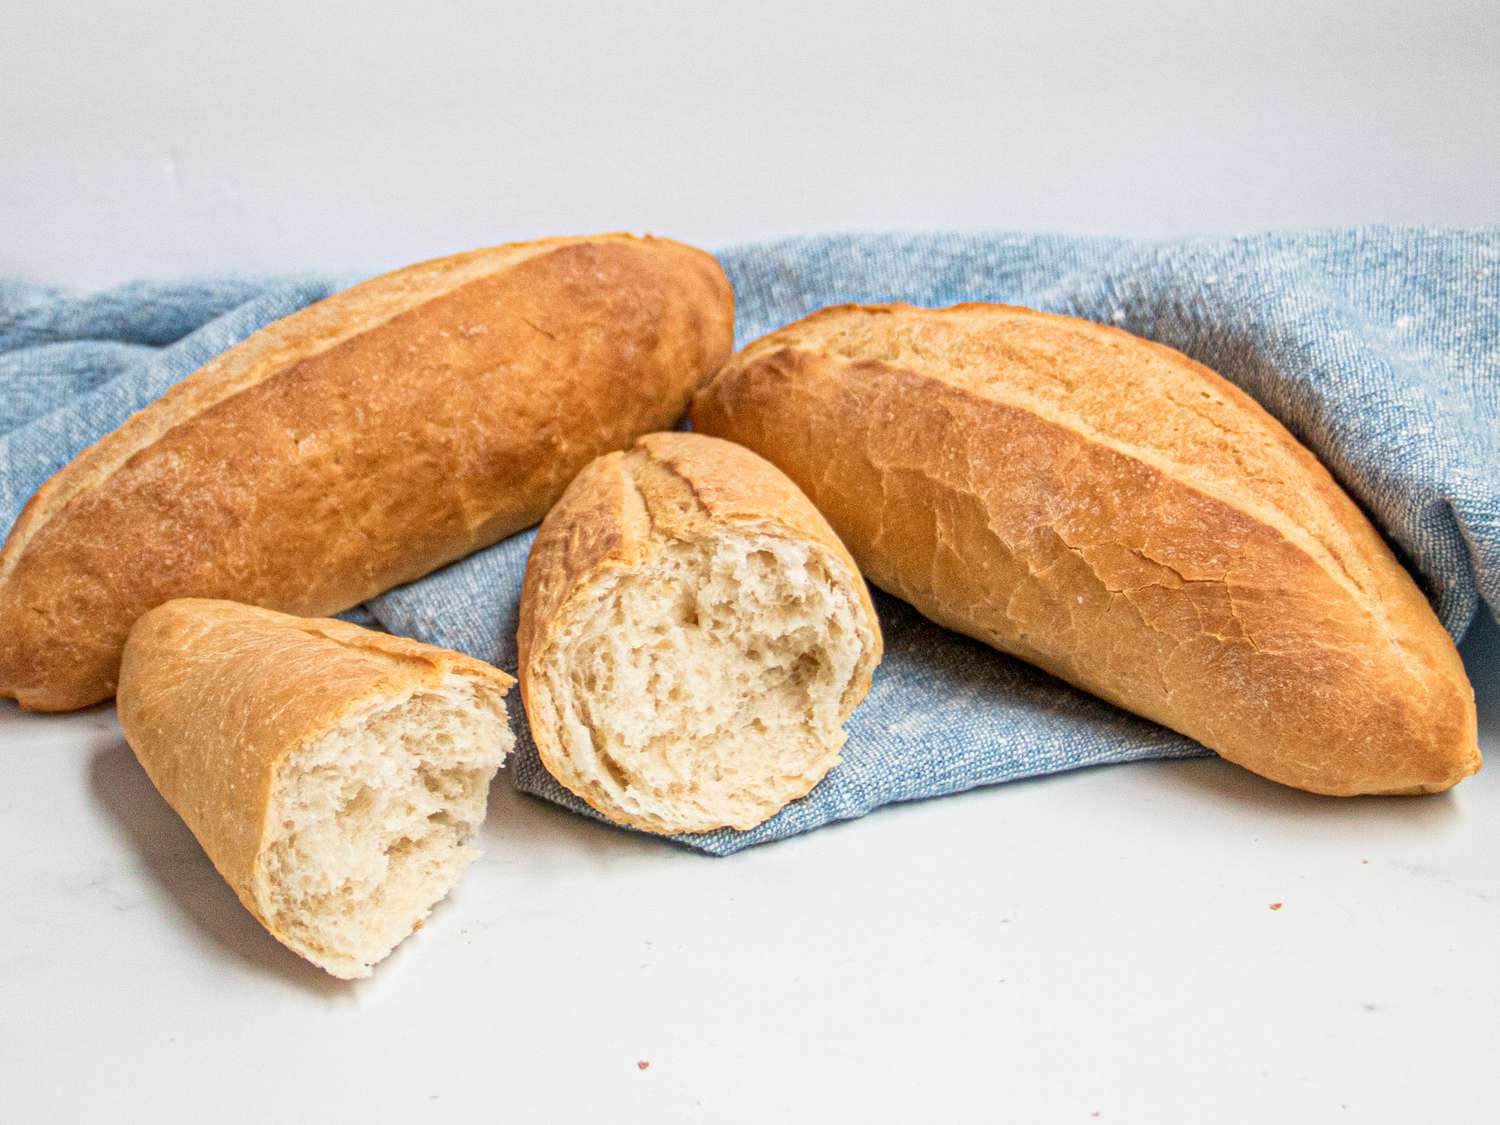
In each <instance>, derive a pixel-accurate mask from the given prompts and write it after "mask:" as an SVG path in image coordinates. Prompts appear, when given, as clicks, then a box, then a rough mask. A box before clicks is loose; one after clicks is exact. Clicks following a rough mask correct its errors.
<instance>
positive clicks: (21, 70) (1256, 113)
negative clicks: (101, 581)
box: [0, 0, 1500, 285]
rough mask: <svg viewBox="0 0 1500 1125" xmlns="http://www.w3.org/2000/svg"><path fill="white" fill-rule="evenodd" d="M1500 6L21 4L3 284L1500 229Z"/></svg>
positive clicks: (2, 226) (2, 109)
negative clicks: (702, 253) (566, 255)
mask: <svg viewBox="0 0 1500 1125" xmlns="http://www.w3.org/2000/svg"><path fill="white" fill-rule="evenodd" d="M1497 59H1500V5H1497V3H1496V2H1495V0H1477V2H1476V0H1458V2H1455V0H1402V2H1398V3H1391V2H1389V0H1342V2H1339V3H1305V2H1286V0H1267V2H1263V3H1244V2H1243V0H1207V2H1203V3H1195V2H1193V0H1167V2H1163V0H1147V2H1144V3H1115V2H1110V0H1062V2H1059V3H1040V2H1039V3H1024V4H1018V3H1006V2H995V3H983V2H975V3H956V2H953V0H923V2H921V3H856V2H850V0H840V2H834V3H823V4H820V3H816V2H808V0H755V2H753V3H752V2H744V3H736V4H724V3H719V2H717V0H696V2H693V0H669V2H656V3H638V4H632V3H618V2H579V0H560V2H547V0H530V2H527V3H507V2H503V0H502V2H493V0H489V2H483V0H479V2H466V3H451V2H443V0H433V2H430V3H397V2H392V0H362V2H361V0H355V2H343V3H323V2H317V0H314V2H308V3H245V4H215V3H201V2H192V0H170V2H165V3H154V4H152V3H145V4H131V3H84V4H80V3H77V2H76V0H45V2H36V0H7V2H6V3H5V4H4V5H0V272H9V273H16V272H21V273H26V274H30V275H33V276H37V277H41V278H45V279H50V280H58V281H65V282H71V283H77V284H83V285H96V284H101V283H107V282H110V281H115V280H119V279H121V278H126V277H133V276H140V275H155V276H160V275H172V274H182V273H187V272H202V271H209V270H233V269H237V270H253V271H274V270H288V269H336V270H346V269H347V270H366V269H371V270H373V269H377V268H380V267H383V266H387V265H391V264H394V263H397V262H402V261H406V260H409V259H413V258H418V257H422V256H430V255H433V254H437V253H442V252H447V251H451V250H457V249H461V248H467V247H469V246H472V245H476V244H485V243H490V242H495V241H504V240H507V239H511V238H519V237H528V236H534V235H540V234H546V233H558V232H571V231H583V230H595V229H603V228H611V229H613V228H625V229H632V230H653V231H658V232H661V233H668V234H673V235H676V236H679V237H682V238H686V239H689V240H696V241H700V242H703V243H705V244H708V245H711V246H712V245H722V244H724V243H727V242H730V241H737V240H741V239H749V238H757V237H764V236H770V235H777V234H786V233H794V232H807V231H819V230H830V229H870V228H890V227H918V228H931V227H974V226H987V227H1012V228H1022V229H1054V230H1068V231H1101V232H1109V233H1122V234H1178V233H1213V232H1222V231H1232V230H1249V229H1256V228H1264V227H1296V226H1309V225H1329V224H1345V223H1362V222H1377V221H1399V222H1442V223H1475V222H1486V221H1489V222H1493V221H1496V220H1500V186H1497V185H1500V125H1497V122H1500V76H1497V75H1500V63H1497V62H1496V60H1497Z"/></svg>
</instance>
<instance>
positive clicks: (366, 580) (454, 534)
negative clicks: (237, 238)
mask: <svg viewBox="0 0 1500 1125" xmlns="http://www.w3.org/2000/svg"><path fill="white" fill-rule="evenodd" d="M732 346H733V295H732V293H731V291H730V288H729V284H728V282H727V281H726V280H725V277H724V274H723V271H721V270H720V269H719V266H718V263H717V262H715V261H714V259H713V258H712V257H710V256H709V255H708V254H705V253H703V252H702V251H700V250H695V249H693V248H691V247H688V246H683V245H681V244H679V243H676V242H670V241H667V240H665V239H654V238H632V237H629V236H627V235H604V236H600V237H593V238H559V239H551V240H548V241H544V242H533V243H524V244H516V245H510V246H501V247H497V248H495V249H490V250H478V251H474V252H472V253H468V254H458V255H456V256H454V257H451V258H441V259H438V260H436V261H432V262H425V263H423V264H421V265H415V266H411V267H408V268H406V269H403V270H398V271H397V272H395V273H392V274H387V275H385V276H383V277H377V278H375V279H374V280H372V281H367V282H364V283H363V284H361V285H357V286H355V287H354V288H352V289H349V290H347V291H345V292H343V293H339V294H337V295H335V296H333V297H330V298H329V299H327V300H325V301H322V302H319V303H318V304H315V305H312V306H310V307H308V308H306V309H303V310H301V311H300V312H297V313H294V314H293V315H291V316H289V317H286V318H285V319H283V320H280V321H277V322H276V323H274V324H272V325H270V326H268V327H267V328H264V329H262V330H261V331H259V332H257V333H255V334H254V335H253V336H251V337H249V338H248V339H247V340H245V341H244V342H243V343H241V344H239V345H238V346H236V347H234V348H231V349H230V350H229V351H227V352H225V353H224V354H223V355H221V356H219V357H218V358H217V359H215V360H213V361H212V362H210V363H209V364H207V365H206V366H205V367H203V368H202V369H201V370H199V371H197V372H195V373H194V374H193V375H191V376H189V377H188V378H187V379H185V380H184V381H183V382H181V383H180V384H178V385H177V386H175V387H173V388H172V389H171V390H169V391H168V392H167V393H166V394H165V395H164V396H162V398H161V399H160V400H159V401H157V402H156V403H154V404H153V405H151V406H150V407H148V408H147V409H145V410H143V411H141V412H140V413H138V414H136V415H135V416H134V417H132V418H131V419H130V420H129V421H127V422H126V423H125V424H124V425H123V426H121V427H120V428H119V429H118V430H116V431H115V432H114V433H112V434H110V435H109V436H107V437H105V438H104V439H103V440H101V441H99V442H98V443H96V444H95V445H93V446H92V447H90V448H89V449H87V450H85V451H84V452H83V453H81V454H79V455H78V456H77V457H76V458H74V460H73V461H72V462H71V463H70V464H69V465H67V466H66V467H65V468H64V469H62V471H61V472H59V473H58V474H57V475H56V476H54V477H53V478H52V479H51V480H50V481H48V482H47V483H46V484H45V485H43V487H42V489H41V491H40V492H38V493H37V495H36V497H35V498H33V499H32V501H31V502H30V504H28V505H27V506H26V509H25V510H24V511H23V512H22V514H21V517H20V519H19V520H18V521H17V523H16V525H15V527H14V528H13V529H12V531H11V533H10V538H9V540H8V542H7V543H6V545H5V549H4V551H3V553H0V698H6V697H13V698H15V699H17V700H19V701H20V703H21V705H22V706H23V707H28V708H33V709H36V710H48V711H51V710H66V709H69V708H74V707H82V706H85V705H87V704H89V703H94V702H96V701H98V700H100V699H104V698H107V697H108V696H109V695H111V694H112V693H113V692H114V688H115V674H116V670H117V669H118V667H119V659H120V649H121V646H122V645H123V644H124V643H125V635H126V633H127V632H128V631H129V629H130V626H131V624H132V623H133V622H134V621H135V619H136V618H137V617H139V616H140V615H141V614H142V613H144V612H145V611H146V610H148V609H150V608H152V607H153V606H155V605H159V604H161V603H162V602H164V601H166V600H168V599H169V598H173V597H183V596H193V597H210V598H230V599H233V600H235V601H241V602H250V603H254V604H257V605H264V606H268V607H270V608H273V609H280V610H286V611H289V612H292V613H298V614H326V613H333V612H336V611H338V610H342V609H346V608H348V607H350V606H352V605H355V604H357V603H359V602H361V601H363V600H364V599H366V598H368V597H371V596H373V595H375V594H378V593H380V592H381V591H383V590H386V589H388V588H390V587H392V586H395V585H398V584H400V583H403V582H407V581H410V580H411V579H414V578H418V577H420V576H421V575H423V574H426V573H428V572H429V571H431V570H434V569H436V568H437V567H440V566H442V565H444V564H445V563H449V562H452V561H453V560H455V559H458V558H461V557H462V556H464V555H467V554H469V553H470V552H472V551H475V550H477V549H478V548H481V547H486V546H489V545H490V544H492V543H494V542H496V541H498V540H500V539H502V538H504V537H505V536H507V535H511V534H513V533H514V532H516V531H519V530H520V529H522V528H524V527H526V526H528V525H530V524H533V523H536V522H537V521H538V520H540V519H541V518H542V516H543V515H544V514H546V511H547V509H548V508H549V507H550V506H551V505H552V503H553V501H555V500H556V499H557V497H558V496H559V495H561V493H562V490H563V488H564V487H565V486H566V485H567V483H568V481H570V480H571V479H572V478H573V476H574V475H575V474H576V473H577V472H578V470H579V469H580V468H582V467H583V466H584V465H585V464H587V463H588V462H589V461H590V460H592V459H593V458H594V457H595V456H597V455H598V454H600V453H603V452H605V451H607V450H610V449H618V448H622V447H624V446H626V445H629V444H630V441H631V439H633V438H634V437H635V436H636V435H637V434H641V433H645V432H647V431H650V430H657V429H661V428H663V427H666V426H670V425H671V424H672V423H673V422H674V421H675V420H676V419H677V418H679V417H680V416H681V415H682V413H683V411H684V410H685V409H686V405H687V401H688V399H689V397H690V395H691V394H692V391H693V389H694V388H695V386H696V385H697V384H698V382H699V381H700V380H701V379H702V378H703V377H704V376H706V375H708V374H709V373H711V372H712V371H713V370H714V369H716V368H717V367H718V365H719V364H720V363H721V362H723V360H724V358H725V357H726V356H727V355H728V354H729V351H730V349H731V347H732Z"/></svg>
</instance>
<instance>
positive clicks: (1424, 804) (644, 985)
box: [0, 624, 1500, 1125]
mask: <svg viewBox="0 0 1500 1125" xmlns="http://www.w3.org/2000/svg"><path fill="white" fill-rule="evenodd" d="M1495 633H1496V630H1495V628H1494V626H1493V625H1488V624H1487V626H1486V629H1485V631H1484V635H1482V636H1480V637H1478V638H1477V642H1478V643H1477V644H1476V643H1471V644H1469V645H1466V646H1465V647H1466V655H1467V656H1468V657H1469V658H1470V668H1471V675H1472V676H1473V677H1474V679H1475V680H1476V683H1477V685H1478V689H1479V692H1480V704H1481V711H1482V714H1483V720H1482V721H1483V735H1482V743H1483V745H1484V747H1485V749H1486V751H1487V753H1488V754H1489V755H1491V756H1500V641H1497V639H1496V635H1495ZM1480 650H1483V651H1480ZM0 771H3V776H4V777H5V778H6V779H7V784H6V785H5V786H4V788H3V789H0V854H3V855H4V856H5V857H6V860H5V863H4V865H3V866H0V902H3V903H4V904H5V909H4V912H3V921H0V1067H3V1070H4V1082H3V1084H0V1120H3V1121H6V1122H17V1123H22V1122H25V1123H29V1122H41V1121H86V1120H106V1119H108V1120H115V1119H119V1120H136V1119H141V1120H146V1119H149V1120H152V1121H157V1122H163V1123H166V1122H191V1121H201V1120H212V1121H215V1122H221V1123H224V1125H231V1123H235V1122H266V1121H308V1122H339V1121H394V1120H410V1119H411V1118H412V1116H413V1115H416V1114H422V1115H425V1114H427V1113H435V1114H437V1115H438V1117H439V1119H442V1120H483V1121H494V1120H510V1121H551V1120H557V1121H581V1120H589V1119H596V1118H597V1119H611V1120H625V1121H648V1120H650V1121H725V1122H728V1121H734V1122H738V1121H746V1122H749V1121H766V1120H829V1121H837V1120H840V1119H841V1114H843V1113H846V1112H853V1111H855V1110H858V1111H859V1114H860V1116H865V1117H868V1116H870V1115H871V1114H873V1115H874V1119H876V1120H881V1119H898V1118H909V1119H911V1120H917V1121H924V1120H945V1119H951V1120H974V1119H976V1118H977V1119H986V1118H987V1117H988V1119H994V1120H999V1119H1006V1120H1015V1121H1062V1122H1066V1121H1077V1122H1082V1123H1087V1122H1090V1121H1092V1120H1095V1118H1094V1117H1093V1115H1094V1114H1096V1113H1097V1114H1098V1115H1099V1116H1098V1118H1097V1119H1098V1120H1101V1121H1112V1122H1143V1123H1148V1125H1156V1123H1161V1122H1176V1121H1181V1122H1203V1121H1216V1122H1238V1121H1245V1122H1251V1121H1254V1122H1265V1121H1329V1120H1346V1119H1347V1120H1350V1121H1380V1122H1385V1121H1389V1122H1411V1121H1418V1120H1424V1121H1442V1122H1445V1123H1455V1122H1480V1121H1493V1120H1494V1119H1495V1114H1496V1112H1497V1110H1496V1104H1497V1091H1496V1088H1495V1057H1496V1050H1497V1047H1500V1015H1497V1013H1500V957H1497V956H1496V944H1495V943H1496V938H1497V937H1500V769H1496V767H1495V766H1494V765H1491V767H1490V768H1489V769H1488V770H1486V771H1484V772H1482V773H1481V774H1480V775H1478V776H1477V777H1475V778H1472V779H1470V780H1469V781H1466V782H1464V783H1463V784H1462V785H1461V786H1459V787H1458V788H1457V789H1456V790H1455V791H1453V792H1452V793H1451V794H1448V795H1444V796H1437V797H1428V798H1421V799H1394V798H1388V799H1364V800H1353V801H1341V800H1333V799H1325V798H1317V797H1311V796H1308V795H1306V794H1302V793H1298V792H1294V791H1292V790H1287V789H1283V788H1280V787H1278V786H1275V785H1273V784H1271V783H1269V782H1265V781H1262V780H1260V779H1259V778H1256V777H1254V776H1252V775H1250V774H1248V773H1246V772H1244V771H1242V770H1239V769H1237V768H1235V767H1233V766H1230V765H1227V764H1225V763H1222V762H1219V761H1217V760H1202V761H1189V762H1172V763H1165V762H1164V763H1145V764H1137V765H1125V766H1113V767H1103V768H1099V769H1093V770H1086V771H1082V772H1079V773H1074V774H1067V775H1061V776H1056V777H1052V778H1047V779H1042V780H1037V781H1029V782H1021V783H1015V784H1010V785H1003V786H998V787H994V788H990V789H985V790H978V791H975V792H971V793H968V794H964V795H960V796H956V797H949V798H944V799H939V800H932V801H926V802H921V803H918V804H912V805H903V806H897V807H893V808H888V809H885V810H883V811H880V812H877V813H875V814H873V815H871V816H868V817H865V818H864V819H862V820H858V821H854V822H850V823H847V824H843V825H838V826H834V827H831V828H827V829H823V830H821V831H818V832H814V833H811V834H809V835H807V836H803V837H800V838H797V839H794V840H790V841H786V842H783V843H779V844H773V845H769V846H765V847H761V848H755V849H751V850H750V851H748V852H744V853H741V854H740V855H738V856H734V857H731V858H728V859H712V858H708V857H704V856H700V855H697V854H695V853H692V852H689V851H687V850H685V849H682V848H678V847H676V846H674V845H672V844H669V843H666V842H663V841H657V840H652V839H647V838H644V837H640V836H635V835H631V834H627V833H624V832H621V831H617V830H614V829H611V828H607V827H604V826H602V825H598V824H595V823H592V822H589V821H585V820H583V819H581V818H579V817H575V816H573V815H571V814H569V813H566V812H564V811H562V810H560V809H556V808H553V807H551V806H549V805H546V804H544V803H542V802H539V801H536V800H533V799H531V798H528V797H523V796H520V795H518V794H516V793H514V792H513V791H512V790H511V789H510V787H509V785H508V783H507V782H506V781H505V780H504V779H503V778H502V779H501V780H500V781H498V782H497V783H496V785H495V787H494V789H493V792H492V797H491V810H490V816H489V820H488V821H487V823H486V825H485V829H484V833H483V836H482V838H481V844H482V846H483V848H484V850H485V855H484V858H483V859H482V860H480V861H479V862H478V863H477V864H476V865H475V866H474V867H473V868H471V869H470V871H469V874H468V875H467V876H466V878H465V879H464V881H463V882H462V883H461V885H460V886H459V888H458V889H457V891H456V892H455V893H454V894H453V895H452V896H451V897H450V899H449V900H448V901H447V902H445V903H444V904H442V905H440V906H439V907H438V909H437V910H436V911H435V912H434V913H433V916H432V918H431V919H430V920H429V922H428V925H427V926H426V928H424V929H423V930H422V931H421V932H419V933H418V934H416V935H415V936H413V937H412V938H411V939H409V940H408V941H407V942H406V943H405V944H404V945H402V946H401V947H400V948H399V949H398V950H397V951H396V953H395V954H393V955H392V957H391V958H390V959H389V960H388V961H387V962H385V963H383V964H382V965H381V966H379V967H378V968H377V969H376V972H375V975H374V976H373V977H372V978H371V979H369V980H367V981H363V982H357V983H354V984H345V983H340V982H338V981H335V980H333V979H332V978H330V977H327V976H325V975H324V974H323V973H322V972H320V971H319V970H317V969H314V968H313V967H311V966H310V965H307V964H305V963H304V962H302V961H301V960H299V959H298V958H297V957H295V956H294V955H293V954H291V953H289V952H287V951H286V950H284V949H282V948H281V946H279V945H278V944H277V943H276V942H275V941H273V940H272V939H271V938H270V937H268V936H266V934H265V933H263V932H262V931H261V929H260V928H259V926H258V925H257V924H256V923H255V922H254V921H253V920H252V919H251V918H250V916H249V915H248V914H247V913H246V912H245V911H244V910H243V909H242V908H241V907H240V905H239V903H238V902H237V901H236V900H235V898H234V896H233V894H232V893H231V892H230V891H229V889H228V888H227V886H225V884H224V883H223V882H221V881H220V879H219V878H218V876H217V875H216V874H215V872H214V870H213V868H212V867H211V866H210V865H209V863H208V861H207V860H206V859H205V858H204V856H203V855H202V853H201V852H200V851H199V849H198V847H197V845H196V843H195V842H194V840H193V838H192V836H191V835H190V834H189V833H188V831H187V829H186V828H185V827H184V826H183V825H182V823H181V822H180V821H179V820H178V819H177V817H176V816H175V814H173V813H172V811H171V810H170V809H169V808H168V807H167V806H166V804H165V803H164V802H163V801H162V800H161V798H160V797H159V796H157V794H156V792H155V790H153V789H152V787H151V784H150V782H149V781H148V780H147V779H146V776H145V774H144V773H143V772H142V771H141V770H140V768H139V767H138V766H137V765H136V762H135V759H134V757H133V756H132V754H131V752H130V749H129V747H127V746H126V745H125V743H124V742H123V741H122V739H121V737H120V733H119V729H118V727H117V726H116V724H115V720H114V716H113V713H112V712H111V711H110V710H109V709H108V708H96V709H94V710H92V711H90V712H87V713H85V714H82V715H77V716H70V717H44V716H30V715H23V714H21V713H20V712H18V711H16V710H15V708H14V707H13V706H12V705H10V704H4V705H0ZM1278 902H1279V903H1282V904H1283V905H1282V907H1281V908H1280V909H1279V910H1273V909H1271V904H1273V903H1278ZM643 1061H644V1062H648V1063H649V1064H650V1065H649V1067H648V1068H647V1069H644V1070H642V1069H640V1067H639V1065H638V1064H639V1063H640V1062H643ZM1345 1109H1347V1113H1343V1112H1341V1111H1343V1110H1345Z"/></svg>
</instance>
